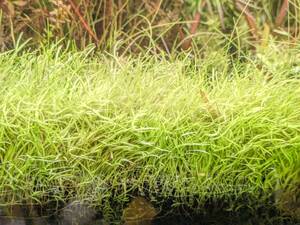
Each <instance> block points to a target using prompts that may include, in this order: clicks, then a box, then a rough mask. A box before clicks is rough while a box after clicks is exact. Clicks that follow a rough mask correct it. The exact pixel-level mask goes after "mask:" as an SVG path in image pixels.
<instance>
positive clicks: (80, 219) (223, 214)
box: [0, 202, 300, 225]
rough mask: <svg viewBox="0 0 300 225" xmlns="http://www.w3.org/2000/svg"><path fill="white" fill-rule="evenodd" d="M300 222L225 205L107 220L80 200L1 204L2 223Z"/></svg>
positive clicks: (162, 224) (196, 224) (294, 224)
mask: <svg viewBox="0 0 300 225" xmlns="http://www.w3.org/2000/svg"><path fill="white" fill-rule="evenodd" d="M109 224H124V225H151V224H152V225H169V224H170V225H202V224H203V225H210V224H211V225H267V224H274V225H277V224H278V225H280V224H286V225H300V222H299V221H296V220H293V219H292V218H289V217H286V216H279V215H277V214H276V213H275V212H273V211H272V210H271V211H264V210H260V211H257V212H253V211H249V210H240V211H239V212H236V213H234V212H227V211H224V210H222V209H214V210H213V211H210V212H207V213H205V214H204V213H202V214H198V215H195V214H191V213H188V212H186V213H183V212H182V211H181V213H175V212H173V213H166V212H164V213H159V214H158V215H156V216H155V217H154V218H151V219H149V220H135V221H133V220H131V221H124V220H123V221H121V217H120V220H119V221H110V222H108V221H106V220H105V219H104V218H103V217H102V215H101V213H99V212H97V211H96V210H95V209H92V208H90V207H87V206H86V205H83V204H80V203H76V202H75V203H70V204H68V205H65V206H63V207H57V208H55V209H54V208H51V209H50V208H45V207H40V206H30V207H28V206H20V205H19V206H10V207H0V225H109Z"/></svg>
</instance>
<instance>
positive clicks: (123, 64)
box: [0, 46, 300, 210]
mask: <svg viewBox="0 0 300 225" xmlns="http://www.w3.org/2000/svg"><path fill="white" fill-rule="evenodd" d="M92 54H94V53H93V51H92V49H91V48H89V49H86V50H84V51H82V52H76V51H72V50H64V49H63V48H62V47H58V46H50V47H47V48H42V49H40V50H37V51H34V52H29V51H28V52H27V51H25V50H24V51H19V50H18V48H17V49H16V50H13V51H10V52H5V53H1V55H0V84H1V90H0V102H1V110H0V193H1V203H3V204H8V203H10V202H11V203H16V202H21V201H28V202H36V201H37V202H43V201H47V200H49V199H56V200H65V199H67V198H70V197H72V198H76V199H82V200H85V201H88V202H89V203H90V204H96V205H102V206H103V207H104V210H109V208H108V207H107V205H105V204H104V203H107V204H109V201H111V199H114V201H116V202H119V203H124V202H127V201H128V198H129V194H130V193H132V192H133V191H135V193H137V194H143V193H144V194H145V193H147V195H151V196H153V198H154V199H155V198H156V197H158V196H159V198H160V199H161V198H163V199H164V198H168V197H170V196H171V197H174V198H175V199H176V201H177V202H178V203H180V204H193V203H192V202H190V200H189V199H190V198H192V199H193V201H196V202H198V203H199V204H201V203H203V202H205V201H206V200H207V199H211V198H213V199H222V198H233V199H235V198H239V197H242V196H244V195H245V194H249V195H251V196H256V197H257V198H259V199H263V198H262V196H266V197H269V196H270V195H272V194H273V193H274V192H275V191H277V190H285V189H288V187H289V186H291V185H295V183H296V185H297V182H299V161H300V152H299V149H300V146H299V145H300V144H299V143H300V120H299V119H300V118H299V115H300V88H299V87H300V86H299V82H300V80H299V68H298V69H297V63H296V62H295V60H291V58H292V57H293V59H296V60H298V59H299V57H297V54H298V51H297V49H296V50H286V51H284V52H283V51H282V50H281V48H280V47H278V46H277V47H276V48H275V47H274V48H273V50H272V49H267V50H264V51H263V52H262V53H260V55H258V56H257V57H254V56H251V57H252V58H251V57H250V56H249V57H247V58H246V60H247V61H246V62H243V61H234V62H232V61H231V57H230V56H229V55H227V54H226V51H223V50H219V51H210V52H209V53H207V54H206V55H205V57H204V58H203V59H200V58H199V59H197V58H193V57H192V56H191V55H185V54H182V55H180V56H177V57H174V58H172V57H171V59H170V58H169V59H168V60H167V59H166V58H165V57H164V56H162V55H161V56H140V57H137V58H130V57H129V58H126V57H122V58H121V57H118V56H117V55H96V54H94V55H93V57H92ZM297 71H298V72H297ZM290 190H292V188H291V189H290Z"/></svg>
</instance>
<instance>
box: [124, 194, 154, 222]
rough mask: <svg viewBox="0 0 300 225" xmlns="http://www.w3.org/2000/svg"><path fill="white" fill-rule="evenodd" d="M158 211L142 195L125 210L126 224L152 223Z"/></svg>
mask: <svg viewBox="0 0 300 225" xmlns="http://www.w3.org/2000/svg"><path fill="white" fill-rule="evenodd" d="M157 214H158V211H157V210H156V209H155V208H154V207H153V206H152V204H151V203H150V202H148V201H147V200H146V199H144V198H142V197H136V198H134V199H133V200H132V201H131V202H130V203H129V205H128V207H127V208H126V209H124V211H123V221H124V225H151V222H152V220H153V219H154V217H155V216H156V215H157Z"/></svg>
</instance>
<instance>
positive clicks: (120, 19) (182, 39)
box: [0, 0, 300, 52]
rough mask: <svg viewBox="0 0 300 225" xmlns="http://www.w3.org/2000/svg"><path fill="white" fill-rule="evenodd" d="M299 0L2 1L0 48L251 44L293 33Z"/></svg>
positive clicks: (293, 36)
mask: <svg viewBox="0 0 300 225" xmlns="http://www.w3.org/2000/svg"><path fill="white" fill-rule="evenodd" d="M299 6H300V4H299V0H257V1H255V0H186V1H184V0H0V8H1V11H0V48H1V50H2V51H3V50H6V49H10V48H13V47H14V45H15V44H16V40H18V38H19V37H20V35H21V36H22V38H21V39H22V40H28V39H30V43H31V44H33V45H35V44H39V43H44V42H51V41H56V40H61V39H64V40H67V41H72V42H73V43H75V44H76V46H77V47H79V48H84V47H86V46H87V45H89V44H91V43H94V44H96V45H97V46H98V48H100V49H102V50H108V51H109V50H113V49H114V48H116V46H117V48H118V50H121V51H123V52H139V51H141V50H145V49H151V51H156V50H157V51H161V50H162V51H167V52H171V51H174V50H178V49H183V50H187V49H190V48H192V47H195V46H197V48H199V47H200V48H206V47H207V46H210V47H211V46H215V47H219V46H224V45H225V46H226V45H227V44H228V43H231V44H232V43H233V44H234V45H235V46H237V48H238V49H243V48H245V49H253V46H256V45H257V44H259V45H266V44H268V43H267V42H268V40H270V39H272V40H274V41H278V42H288V43H289V44H293V43H295V42H296V41H297V39H298V37H299V14H300V7H299Z"/></svg>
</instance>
